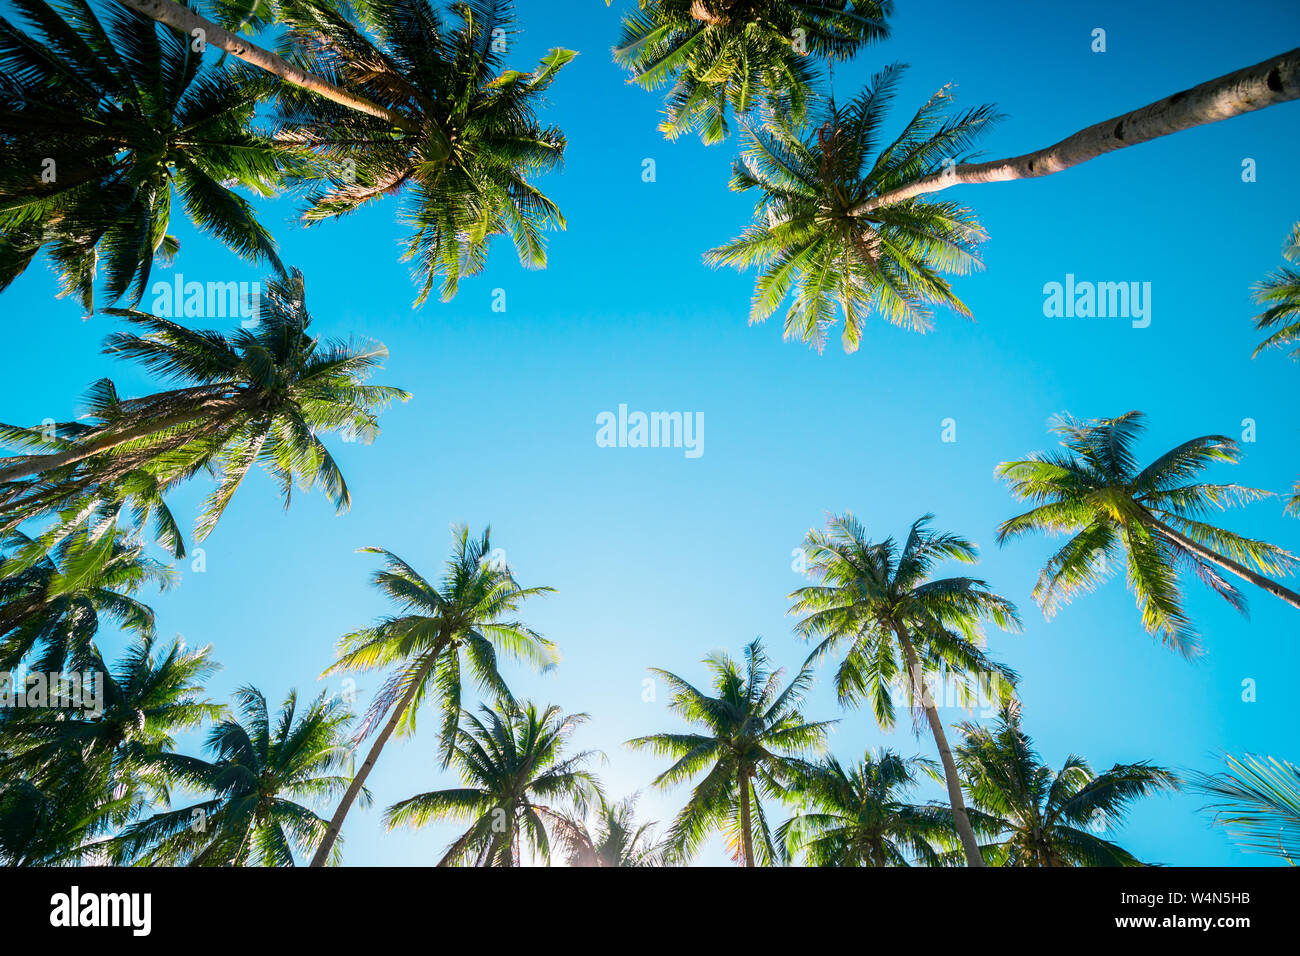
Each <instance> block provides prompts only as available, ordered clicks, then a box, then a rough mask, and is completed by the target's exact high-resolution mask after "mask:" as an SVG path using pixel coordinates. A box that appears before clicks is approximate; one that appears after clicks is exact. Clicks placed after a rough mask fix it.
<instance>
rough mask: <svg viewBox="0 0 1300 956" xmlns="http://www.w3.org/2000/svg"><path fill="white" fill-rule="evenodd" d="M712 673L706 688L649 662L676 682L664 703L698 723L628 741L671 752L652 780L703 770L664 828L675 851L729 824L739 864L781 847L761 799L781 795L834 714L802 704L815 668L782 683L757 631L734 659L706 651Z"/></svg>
mask: <svg viewBox="0 0 1300 956" xmlns="http://www.w3.org/2000/svg"><path fill="white" fill-rule="evenodd" d="M705 664H706V665H707V667H708V669H709V671H710V672H711V674H712V676H713V680H712V690H713V693H714V695H715V696H709V695H708V694H707V693H705V692H704V691H702V690H698V689H697V688H695V687H694V686H692V685H691V684H690V683H688V682H687V681H685V680H683V679H682V678H681V677H678V676H677V675H676V674H672V673H669V672H668V671H664V670H658V669H656V668H652V673H654V674H655V675H656V676H657V677H658V679H659V680H662V681H663V682H664V683H666V684H667V685H668V686H669V687H670V688H672V691H673V696H672V700H671V703H670V704H669V709H670V710H671V711H673V712H674V713H676V714H677V715H678V716H680V717H682V718H683V719H684V720H686V722H687V723H689V724H692V725H694V726H696V727H698V728H700V732H696V733H666V734H651V735H650V736H648V737H638V738H636V739H634V740H629V741H628V746H629V747H632V748H634V749H638V750H649V751H651V752H652V753H655V754H657V755H659V756H665V757H672V758H673V760H674V762H673V765H672V766H671V767H669V768H668V769H667V770H665V771H664V772H663V773H661V774H660V775H659V776H658V777H656V778H655V781H654V782H655V786H658V787H671V786H674V785H676V784H679V783H682V782H684V781H687V780H690V779H692V778H693V777H696V776H698V775H699V774H701V773H703V774H704V775H705V776H704V779H703V780H701V781H700V782H699V783H698V784H697V785H696V786H695V789H694V790H693V791H692V793H691V798H690V800H689V801H688V802H687V804H686V806H685V807H684V808H683V809H682V811H681V813H679V814H678V815H677V818H676V819H675V820H674V821H673V824H672V828H671V830H670V831H669V834H668V837H667V843H668V845H669V846H670V847H671V849H672V852H673V853H675V854H677V855H679V856H682V857H686V858H689V857H690V856H692V855H694V854H695V852H696V851H697V850H698V849H699V847H700V845H701V844H702V843H703V841H704V839H705V838H706V837H708V836H709V834H710V833H712V832H714V831H715V830H723V831H725V832H726V833H727V834H728V836H729V839H730V842H731V847H732V854H733V856H734V857H735V859H736V860H737V862H739V863H741V864H743V865H744V866H755V865H767V864H769V863H771V862H773V861H775V860H776V859H777V857H778V850H777V847H776V843H775V842H774V840H773V834H772V828H771V827H770V826H769V824H768V821H767V815H766V813H765V812H764V810H763V804H762V800H764V799H772V798H776V797H779V796H780V795H781V794H782V793H783V792H784V790H785V788H786V785H787V783H788V781H789V779H790V777H791V775H792V773H794V771H795V770H796V769H797V768H799V767H800V766H802V763H803V761H802V760H801V759H800V755H802V754H805V753H807V752H809V751H814V750H818V749H820V748H821V747H822V746H823V744H824V742H825V739H826V731H827V729H828V728H829V727H830V726H831V725H832V724H834V721H818V722H809V721H807V720H805V719H804V717H803V715H802V714H801V713H800V711H799V705H800V703H801V702H802V700H803V696H804V694H805V693H806V692H807V690H808V687H809V686H810V685H811V683H812V673H811V671H810V670H809V668H807V667H804V668H803V669H801V670H800V671H799V673H797V674H796V675H795V676H794V678H793V679H792V680H791V681H790V682H789V683H788V684H786V685H785V686H784V687H783V686H782V680H781V678H782V676H783V675H782V673H781V671H779V670H778V671H773V670H772V669H771V667H770V665H769V662H768V658H767V655H766V654H765V653H764V651H763V647H762V644H761V642H760V641H758V640H754V641H752V642H751V643H749V644H747V645H746V646H745V651H744V657H743V660H742V661H740V662H736V661H735V660H733V659H732V658H730V657H728V656H727V655H725V654H715V655H711V656H710V657H708V658H706V659H705Z"/></svg>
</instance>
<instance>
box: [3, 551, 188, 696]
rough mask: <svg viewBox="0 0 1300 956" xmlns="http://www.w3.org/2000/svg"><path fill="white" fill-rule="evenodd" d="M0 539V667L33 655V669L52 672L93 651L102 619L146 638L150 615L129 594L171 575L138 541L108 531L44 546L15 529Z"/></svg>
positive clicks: (9, 666) (164, 582) (151, 620)
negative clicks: (1, 550)
mask: <svg viewBox="0 0 1300 956" xmlns="http://www.w3.org/2000/svg"><path fill="white" fill-rule="evenodd" d="M0 544H3V545H8V547H7V548H6V549H5V550H6V551H7V552H8V553H7V554H4V553H0V670H3V671H12V670H15V669H16V668H17V667H18V665H19V663H20V662H21V661H22V660H23V659H24V658H26V657H27V656H28V655H29V654H32V652H33V651H34V652H35V656H34V657H33V659H32V667H33V669H34V670H36V671H39V672H43V673H52V672H56V671H60V670H62V669H63V667H64V665H65V664H66V663H67V662H69V661H70V660H72V659H74V658H85V657H86V656H87V655H88V654H90V653H91V651H92V649H93V646H94V641H95V638H96V636H97V635H98V633H99V627H100V624H101V623H102V622H103V621H104V620H105V619H108V620H111V621H113V622H115V623H117V624H118V625H119V626H120V627H122V628H123V629H125V630H127V631H130V632H133V633H137V634H143V635H152V634H153V629H154V613H153V610H152V609H151V608H150V607H149V606H148V605H146V604H144V603H142V602H141V601H139V600H138V599H137V598H136V597H135V595H136V594H138V593H139V592H140V591H141V590H142V589H143V588H145V587H147V586H149V585H153V586H156V587H158V588H159V590H162V589H165V588H167V587H169V586H170V585H171V584H172V583H173V581H174V580H175V576H174V574H173V573H172V571H171V569H170V568H168V567H167V566H166V565H164V564H162V563H161V562H159V561H156V560H154V559H153V558H150V557H148V556H147V555H146V554H145V549H144V545H143V544H142V543H141V542H140V541H138V540H134V539H131V538H130V537H129V536H128V535H127V534H125V533H124V532H121V531H118V530H117V529H115V528H114V529H111V530H108V531H106V532H105V533H102V534H101V535H99V537H98V538H96V537H94V536H93V535H91V534H89V533H86V532H82V533H80V534H77V535H73V536H69V537H67V538H65V539H63V540H62V541H60V542H59V544H58V545H57V546H56V547H55V548H53V549H51V550H49V551H47V550H46V549H45V548H43V547H42V546H41V545H40V543H39V542H37V541H33V540H32V539H31V538H29V537H27V536H26V535H25V534H22V533H21V532H16V531H15V532H12V533H10V535H9V536H8V538H7V540H4V541H0Z"/></svg>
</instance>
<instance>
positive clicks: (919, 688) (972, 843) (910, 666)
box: [894, 624, 984, 866]
mask: <svg viewBox="0 0 1300 956" xmlns="http://www.w3.org/2000/svg"><path fill="white" fill-rule="evenodd" d="M894 633H895V634H896V635H897V636H898V643H899V644H900V645H901V646H902V648H903V656H904V658H906V660H907V675H908V678H909V679H910V680H911V681H912V690H913V693H915V694H919V695H920V697H921V705H922V708H923V709H924V710H925V719H926V720H927V721H929V723H930V732H931V733H932V734H933V735H934V745H935V746H936V747H938V748H939V762H940V763H942V764H943V779H944V782H945V783H946V784H947V785H948V802H949V803H950V804H951V805H952V821H953V825H954V826H955V827H956V828H957V836H958V837H960V838H961V848H962V851H963V852H964V853H965V854H966V865H967V866H983V865H984V857H982V856H981V855H980V848H979V843H978V842H977V841H976V839H975V831H974V829H973V828H972V827H971V825H970V817H969V816H968V815H967V813H966V801H965V800H964V799H963V798H962V794H961V778H960V777H958V776H957V763H956V761H954V760H953V759H952V748H950V747H949V746H948V735H947V734H945V733H944V731H943V722H942V721H941V720H939V709H938V708H937V707H936V706H935V703H934V698H933V697H932V696H931V695H930V690H929V688H928V687H926V686H925V681H924V679H923V676H922V674H921V662H920V661H919V660H917V657H916V649H915V648H914V647H913V646H912V638H911V635H910V634H909V633H908V630H907V628H906V627H903V626H902V625H901V624H898V625H895V629H894Z"/></svg>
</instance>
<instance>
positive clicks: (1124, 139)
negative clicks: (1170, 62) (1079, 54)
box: [852, 47, 1300, 216]
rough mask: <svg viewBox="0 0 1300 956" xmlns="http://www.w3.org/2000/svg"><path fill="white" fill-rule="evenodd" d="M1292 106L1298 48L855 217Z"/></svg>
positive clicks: (918, 185)
mask: <svg viewBox="0 0 1300 956" xmlns="http://www.w3.org/2000/svg"><path fill="white" fill-rule="evenodd" d="M1295 99H1300V47H1298V48H1296V49H1294V50H1290V51H1288V52H1286V53H1280V54H1278V55H1277V56H1273V57H1270V58H1269V59H1267V60H1264V61H1262V62H1260V63H1256V64H1255V65H1254V66H1248V67H1245V68H1244V69H1240V70H1237V71H1235V72H1233V73H1228V74H1225V75H1224V76H1220V77H1218V78H1216V79H1213V80H1208V81H1207V82H1205V83H1202V84H1200V85H1199V86H1194V87H1192V88H1191V89H1190V90H1183V91H1182V92H1180V93H1174V94H1173V95H1171V96H1166V97H1165V98H1164V99H1162V100H1157V101H1156V102H1154V103H1149V104H1147V105H1146V106H1143V107H1142V108H1140V109H1136V110H1133V111H1132V112H1129V113H1125V114H1124V115H1122V116H1116V117H1114V118H1112V119H1108V120H1105V121H1104V122H1101V123H1097V124H1095V125H1093V126H1089V127H1088V128H1087V129H1083V130H1080V131H1079V132H1077V133H1075V134H1074V135H1072V136H1068V137H1066V138H1065V139H1063V140H1061V141H1060V142H1059V143H1056V144H1055V145H1053V146H1048V147H1045V148H1043V149H1039V150H1035V151H1034V152H1032V153H1025V154H1024V155H1023V156H1014V157H1011V158H1010V159H995V160H991V161H989V162H986V163H960V164H958V165H956V166H953V167H952V168H950V169H945V170H943V171H942V172H938V173H934V174H932V175H929V176H925V177H923V178H921V179H918V180H916V181H915V182H913V183H909V184H907V185H905V186H901V187H899V188H897V189H892V190H890V191H888V192H885V193H882V194H881V195H879V196H875V197H873V198H871V199H869V200H867V201H866V202H863V203H861V204H860V205H858V206H857V207H855V208H854V209H853V213H852V214H853V215H856V216H861V215H866V214H868V213H870V212H872V211H873V210H875V209H879V208H880V207H881V206H888V205H892V204H894V203H898V202H902V201H903V200H905V199H911V198H913V197H915V196H920V195H924V194H925V193H933V192H938V191H939V190H941V189H947V188H948V187H949V186H958V185H969V184H974V183H996V182H1006V181H1008V180H1013V179H1033V178H1036V177H1038V176H1048V175H1051V174H1052V173H1059V172H1061V171H1062V170H1065V169H1069V168H1070V167H1071V166H1078V165H1079V164H1080V163H1086V162H1087V161H1088V160H1090V159H1096V158H1097V157H1098V156H1104V155H1105V154H1106V153H1110V152H1114V151H1115V150H1117V149H1123V148H1125V147H1126V146H1136V145H1137V144H1139V143H1145V142H1148V141H1149V140H1153V139H1158V138H1159V137H1161V136H1168V135H1169V134H1170V133H1178V132H1181V131H1183V130H1185V129H1192V128H1194V127H1196V126H1204V125H1206V124H1207V123H1217V122H1219V121H1220V120H1225V119H1231V118H1232V117H1234V116H1240V115H1242V114H1243V113H1250V112H1252V111H1254V110H1259V109H1263V108H1264V107H1266V106H1274V105H1276V104H1278V103H1286V102H1289V101H1291V100H1295Z"/></svg>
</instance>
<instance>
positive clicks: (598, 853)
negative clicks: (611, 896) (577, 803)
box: [552, 794, 673, 866]
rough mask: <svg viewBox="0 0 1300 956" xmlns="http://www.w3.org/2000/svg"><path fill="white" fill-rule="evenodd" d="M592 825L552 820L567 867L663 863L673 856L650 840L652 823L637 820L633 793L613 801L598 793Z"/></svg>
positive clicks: (660, 843)
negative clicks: (615, 801)
mask: <svg viewBox="0 0 1300 956" xmlns="http://www.w3.org/2000/svg"><path fill="white" fill-rule="evenodd" d="M598 797H599V802H598V805H597V807H596V818H595V821H594V823H593V825H592V826H590V827H589V826H588V825H587V824H586V823H585V822H584V821H582V820H574V819H571V818H569V817H563V818H558V819H556V820H554V821H553V826H552V830H553V831H554V836H555V838H556V839H557V840H558V842H559V843H560V845H561V846H562V847H563V850H564V855H565V858H566V860H567V861H568V864H569V866H667V865H670V864H671V862H672V860H673V855H672V852H671V850H670V849H669V847H668V845H667V843H665V842H658V841H656V840H655V839H654V833H653V827H654V824H653V823H640V824H639V823H637V821H636V800H637V798H636V795H635V794H633V795H632V796H630V797H627V798H626V799H623V800H620V801H618V802H617V803H610V802H609V801H608V800H606V799H605V798H604V797H603V796H599V795H598Z"/></svg>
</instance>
